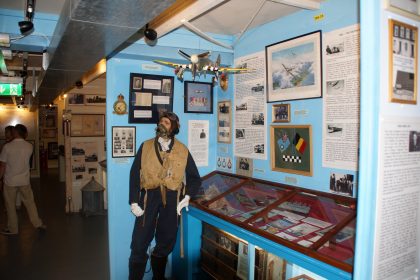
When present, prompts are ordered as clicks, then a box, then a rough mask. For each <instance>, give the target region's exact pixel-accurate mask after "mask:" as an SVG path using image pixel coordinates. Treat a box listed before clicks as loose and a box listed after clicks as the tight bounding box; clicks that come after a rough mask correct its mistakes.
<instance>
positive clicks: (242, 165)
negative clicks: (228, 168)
mask: <svg viewBox="0 0 420 280" xmlns="http://www.w3.org/2000/svg"><path fill="white" fill-rule="evenodd" d="M253 166H254V162H253V160H252V158H245V157H237V158H236V174H238V175H242V176H247V177H252V173H253V170H254V168H253Z"/></svg>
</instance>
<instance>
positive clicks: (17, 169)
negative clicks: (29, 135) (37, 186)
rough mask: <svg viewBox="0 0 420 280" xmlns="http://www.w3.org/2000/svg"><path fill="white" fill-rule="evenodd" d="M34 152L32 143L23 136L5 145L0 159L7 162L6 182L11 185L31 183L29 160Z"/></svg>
mask: <svg viewBox="0 0 420 280" xmlns="http://www.w3.org/2000/svg"><path fill="white" fill-rule="evenodd" d="M32 152H33V146H32V144H31V143H29V142H27V141H25V140H24V139H22V138H17V139H14V140H13V141H11V142H9V143H7V144H5V145H4V147H3V150H2V151H1V154H0V161H2V162H4V163H6V170H5V172H4V183H5V184H6V185H8V186H11V187H16V186H26V185H29V184H30V166H29V160H30V158H31V155H32Z"/></svg>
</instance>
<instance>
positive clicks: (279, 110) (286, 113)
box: [272, 104, 290, 122]
mask: <svg viewBox="0 0 420 280" xmlns="http://www.w3.org/2000/svg"><path fill="white" fill-rule="evenodd" d="M272 120H273V122H290V104H276V105H273V115H272Z"/></svg>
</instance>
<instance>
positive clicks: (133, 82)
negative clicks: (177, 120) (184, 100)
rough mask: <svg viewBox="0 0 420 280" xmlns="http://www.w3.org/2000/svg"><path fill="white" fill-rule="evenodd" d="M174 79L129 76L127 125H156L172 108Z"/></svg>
mask: <svg viewBox="0 0 420 280" xmlns="http://www.w3.org/2000/svg"><path fill="white" fill-rule="evenodd" d="M173 96H174V78H173V77H171V76H162V75H149V74H140V73H131V74H130V97H129V103H128V114H129V115H128V122H129V123H157V122H158V120H159V116H160V115H161V114H163V113H164V112H168V111H169V112H171V111H172V108H173Z"/></svg>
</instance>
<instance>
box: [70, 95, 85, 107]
mask: <svg viewBox="0 0 420 280" xmlns="http://www.w3.org/2000/svg"><path fill="white" fill-rule="evenodd" d="M68 103H69V105H84V104H85V95H84V94H81V93H72V94H69V96H68Z"/></svg>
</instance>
